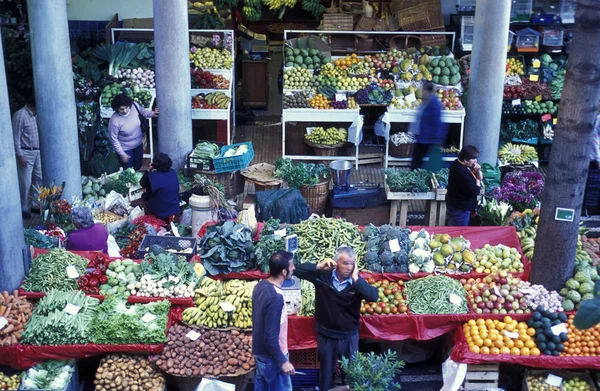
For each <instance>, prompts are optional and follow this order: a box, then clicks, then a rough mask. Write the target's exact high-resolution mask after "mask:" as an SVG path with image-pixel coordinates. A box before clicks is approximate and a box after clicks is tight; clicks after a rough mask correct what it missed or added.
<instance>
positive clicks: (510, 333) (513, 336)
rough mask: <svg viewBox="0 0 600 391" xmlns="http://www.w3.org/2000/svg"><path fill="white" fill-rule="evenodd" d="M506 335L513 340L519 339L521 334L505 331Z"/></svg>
mask: <svg viewBox="0 0 600 391" xmlns="http://www.w3.org/2000/svg"><path fill="white" fill-rule="evenodd" d="M504 335H506V336H507V337H508V338H511V339H517V338H519V333H512V332H510V331H506V330H504Z"/></svg>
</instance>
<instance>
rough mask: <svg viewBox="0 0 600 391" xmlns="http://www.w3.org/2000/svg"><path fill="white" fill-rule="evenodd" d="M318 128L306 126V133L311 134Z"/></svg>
mask: <svg viewBox="0 0 600 391" xmlns="http://www.w3.org/2000/svg"><path fill="white" fill-rule="evenodd" d="M315 129H316V128H315V127H314V126H313V127H311V128H306V134H311V133H312V131H313V130H315Z"/></svg>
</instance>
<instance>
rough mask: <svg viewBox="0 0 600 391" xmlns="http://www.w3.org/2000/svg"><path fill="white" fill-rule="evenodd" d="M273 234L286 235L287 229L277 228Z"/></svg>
mask: <svg viewBox="0 0 600 391" xmlns="http://www.w3.org/2000/svg"><path fill="white" fill-rule="evenodd" d="M275 235H277V236H281V237H282V238H283V237H284V236H285V235H287V229H285V228H282V229H278V230H277V231H275Z"/></svg>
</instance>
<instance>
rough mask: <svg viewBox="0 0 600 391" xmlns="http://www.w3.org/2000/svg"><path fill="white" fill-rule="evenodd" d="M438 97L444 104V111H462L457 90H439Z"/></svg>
mask: <svg viewBox="0 0 600 391" xmlns="http://www.w3.org/2000/svg"><path fill="white" fill-rule="evenodd" d="M436 95H437V97H438V98H439V100H440V102H441V103H442V107H443V108H444V110H462V108H463V106H462V103H461V102H460V95H459V93H458V92H457V91H456V90H455V89H452V88H448V89H443V88H438V90H437V93H436Z"/></svg>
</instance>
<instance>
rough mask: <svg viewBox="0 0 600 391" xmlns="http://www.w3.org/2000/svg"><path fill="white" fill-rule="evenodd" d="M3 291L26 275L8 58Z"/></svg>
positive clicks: (0, 95) (0, 206)
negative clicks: (9, 92)
mask: <svg viewBox="0 0 600 391" xmlns="http://www.w3.org/2000/svg"><path fill="white" fill-rule="evenodd" d="M3 58H4V49H3V48H2V33H1V32H0V59H3ZM0 138H2V140H3V141H2V142H1V143H0V172H2V186H0V200H2V201H1V202H0V216H2V224H1V225H0V292H1V291H5V290H8V291H12V290H13V289H17V288H18V287H19V285H20V284H21V282H22V281H23V278H24V277H25V266H24V262H23V254H24V252H23V251H24V250H25V239H24V237H23V219H22V217H21V196H20V194H19V179H18V177H17V160H16V158H15V143H14V141H13V132H12V123H11V118H10V107H9V104H8V91H7V87H6V71H5V69H4V61H0Z"/></svg>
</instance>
